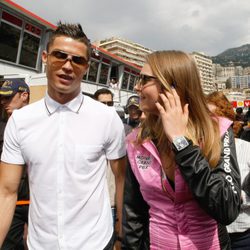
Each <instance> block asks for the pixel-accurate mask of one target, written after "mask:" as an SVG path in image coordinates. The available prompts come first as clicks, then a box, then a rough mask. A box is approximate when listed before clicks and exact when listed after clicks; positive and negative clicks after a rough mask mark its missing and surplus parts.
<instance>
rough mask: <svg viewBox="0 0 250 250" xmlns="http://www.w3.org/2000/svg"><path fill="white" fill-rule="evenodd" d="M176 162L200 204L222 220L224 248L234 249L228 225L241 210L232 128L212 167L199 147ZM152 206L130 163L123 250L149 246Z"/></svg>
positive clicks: (181, 154)
mask: <svg viewBox="0 0 250 250" xmlns="http://www.w3.org/2000/svg"><path fill="white" fill-rule="evenodd" d="M176 163H177V164H178V166H179V169H180V171H181V174H182V175H183V177H184V179H185V180H186V182H187V183H188V186H189V188H190V190H191V192H192V194H193V196H194V198H195V199H196V200H197V202H198V203H199V205H200V206H201V207H202V208H203V209H204V210H205V211H206V212H207V213H208V214H209V215H210V216H211V217H212V218H214V219H215V220H216V221H217V222H218V234H219V241H220V244H221V249H230V242H229V237H228V235H227V231H226V228H225V225H228V224H230V223H231V222H233V221H234V220H235V219H236V217H237V216H238V214H239V212H240V203H241V202H240V172H239V167H238V163H237V159H236V151H235V144H234V136H233V132H232V129H231V128H229V130H228V131H227V132H226V133H225V135H224V136H223V138H222V150H221V159H220V161H219V163H218V165H217V167H216V168H214V169H211V168H210V166H209V163H208V162H207V160H206V159H205V157H204V156H203V155H202V152H201V150H200V148H199V147H198V146H194V145H192V144H191V145H189V146H188V147H187V148H185V149H184V150H183V151H181V152H178V153H176ZM148 210H149V207H148V204H147V203H146V202H145V201H144V199H143V197H142V194H141V192H140V189H139V183H138V182H137V180H136V178H135V176H134V174H133V171H132V170H131V167H130V165H129V162H128V167H127V172H126V182H125V191H124V207H123V233H124V235H123V243H122V249H124V250H125V249H127V250H129V249H131V250H132V249H134V250H147V249H149V213H148ZM222 225H223V226H222Z"/></svg>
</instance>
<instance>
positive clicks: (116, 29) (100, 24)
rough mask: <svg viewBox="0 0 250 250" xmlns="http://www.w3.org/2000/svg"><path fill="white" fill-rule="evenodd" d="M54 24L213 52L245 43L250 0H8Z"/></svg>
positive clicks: (161, 46) (155, 46) (159, 46)
mask: <svg viewBox="0 0 250 250" xmlns="http://www.w3.org/2000/svg"><path fill="white" fill-rule="evenodd" d="M13 2H15V3H17V4H19V5H21V6H22V7H24V8H25V9H27V10H29V11H31V12H33V13H34V14H36V15H38V16H40V17H41V18H43V19H45V20H47V21H49V22H51V23H52V24H55V25H56V23H57V22H58V21H59V20H61V21H62V22H69V23H75V22H77V23H80V24H81V25H82V27H83V30H84V31H85V33H86V34H87V36H88V37H89V38H90V40H91V41H92V42H94V41H95V40H102V39H105V38H110V37H112V36H116V37H120V38H124V39H128V40H130V41H133V42H136V43H139V44H141V45H143V46H144V47H147V48H150V49H152V50H173V49H175V50H183V51H186V52H193V51H196V52H203V53H205V54H206V55H208V56H215V55H218V54H220V53H222V52H223V51H225V50H226V49H229V48H235V47H240V46H242V45H244V44H250V0H224V1H223V0H67V1H65V0H40V1H35V0H13Z"/></svg>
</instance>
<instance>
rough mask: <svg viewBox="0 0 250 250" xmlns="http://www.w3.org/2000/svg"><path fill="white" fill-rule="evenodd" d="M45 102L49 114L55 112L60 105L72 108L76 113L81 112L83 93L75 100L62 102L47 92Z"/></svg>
mask: <svg viewBox="0 0 250 250" xmlns="http://www.w3.org/2000/svg"><path fill="white" fill-rule="evenodd" d="M44 104H45V108H46V110H47V112H48V114H49V115H52V114H54V113H55V112H56V111H57V109H58V108H60V107H66V108H68V109H69V110H71V111H72V112H74V113H77V114H78V112H79V110H80V109H81V107H82V104H83V94H82V93H79V94H78V96H76V97H75V98H74V99H73V100H71V101H69V102H67V103H65V104H61V103H58V102H56V101H55V100H53V99H52V98H51V97H50V96H49V95H48V93H46V95H45V98H44Z"/></svg>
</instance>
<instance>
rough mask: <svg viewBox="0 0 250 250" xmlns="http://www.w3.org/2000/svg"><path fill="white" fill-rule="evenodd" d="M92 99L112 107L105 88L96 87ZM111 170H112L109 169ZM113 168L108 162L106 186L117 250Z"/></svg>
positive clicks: (109, 92) (111, 97) (116, 180)
mask: <svg viewBox="0 0 250 250" xmlns="http://www.w3.org/2000/svg"><path fill="white" fill-rule="evenodd" d="M94 99H95V100H97V101H99V102H101V103H103V104H105V105H107V106H109V107H113V104H114V102H113V93H112V92H111V91H110V90H109V89H106V88H101V89H98V90H97V91H96V92H95V93H94ZM111 170H112V171H111ZM115 173H116V172H115V170H113V169H112V166H111V167H110V164H109V163H108V168H107V182H108V187H109V197H110V204H111V211H112V215H113V223H114V224H113V225H114V230H115V236H116V237H115V239H116V241H115V242H114V249H115V250H116V249H117V250H118V249H120V248H119V247H120V246H119V245H120V243H119V242H117V241H119V240H120V237H119V233H118V232H119V230H118V228H119V223H117V213H116V202H115V193H116V192H115V191H116V186H117V185H119V183H117V182H118V181H119V178H115V175H114V174H115Z"/></svg>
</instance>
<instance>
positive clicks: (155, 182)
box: [122, 51, 241, 250]
mask: <svg viewBox="0 0 250 250" xmlns="http://www.w3.org/2000/svg"><path fill="white" fill-rule="evenodd" d="M135 90H136V91H137V93H138V95H139V97H140V109H141V110H142V111H143V112H145V113H146V118H145V121H144V122H143V123H142V124H141V126H140V127H139V128H138V129H134V130H133V132H132V133H130V134H129V135H128V136H127V138H126V144H127V155H128V165H127V171H126V180H125V190H124V206H123V216H124V217H123V242H122V249H124V250H125V249H137V250H140V249H141V250H142V249H143V250H146V249H152V250H153V249H171V250H177V249H207V250H219V249H229V248H230V240H229V237H228V234H227V231H226V227H225V225H227V224H230V223H231V222H232V221H234V220H235V218H236V217H237V216H238V214H239V211H240V202H241V200H240V173H239V169H238V164H237V159H236V152H235V144H234V137H233V132H232V129H231V127H230V124H231V121H230V120H228V119H226V118H223V117H213V115H212V113H211V112H210V110H209V109H208V107H207V104H206V99H205V96H204V94H203V91H202V87H201V81H200V74H199V71H198V69H197V66H196V63H195V61H194V59H193V58H192V57H191V56H190V55H188V54H187V53H184V52H181V51H156V52H153V53H152V54H149V55H147V56H146V63H145V64H144V66H143V68H142V70H141V73H140V76H139V80H138V82H137V84H136V86H135ZM222 225H224V226H222Z"/></svg>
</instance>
